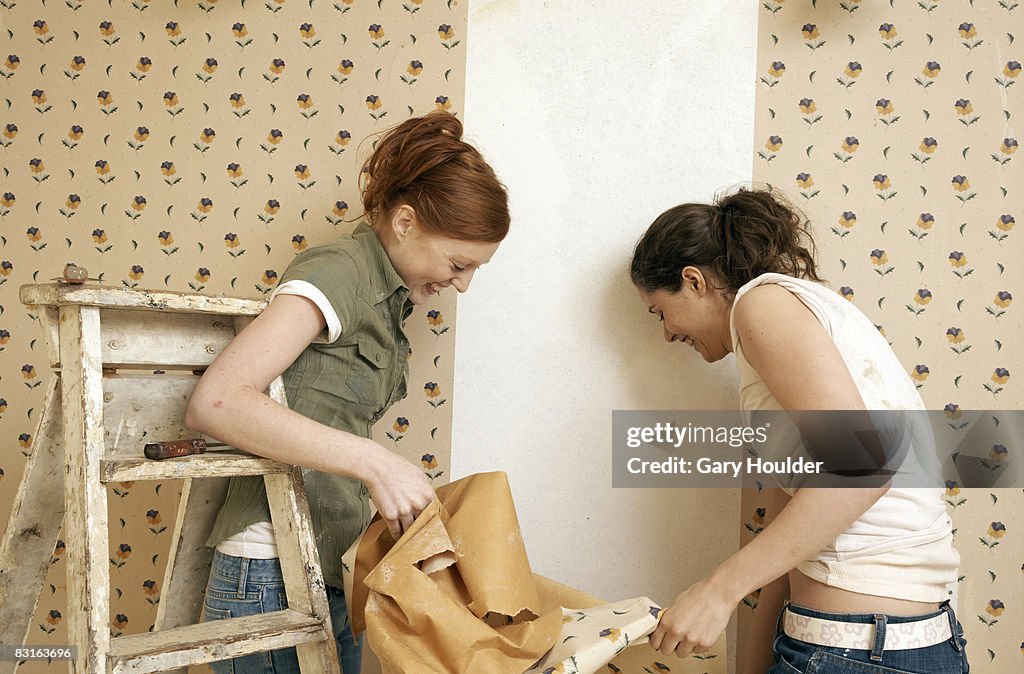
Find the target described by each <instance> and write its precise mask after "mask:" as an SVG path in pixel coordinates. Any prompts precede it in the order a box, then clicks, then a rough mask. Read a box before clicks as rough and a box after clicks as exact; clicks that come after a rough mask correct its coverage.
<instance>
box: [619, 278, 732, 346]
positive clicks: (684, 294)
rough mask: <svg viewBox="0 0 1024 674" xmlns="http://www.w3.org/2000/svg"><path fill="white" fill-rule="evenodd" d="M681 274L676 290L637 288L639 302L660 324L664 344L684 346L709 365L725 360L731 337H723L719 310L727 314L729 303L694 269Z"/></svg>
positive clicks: (725, 335) (724, 335)
mask: <svg viewBox="0 0 1024 674" xmlns="http://www.w3.org/2000/svg"><path fill="white" fill-rule="evenodd" d="M680 274H681V275H682V277H683V283H682V286H681V287H680V288H679V290H678V291H676V292H672V291H669V290H666V289H663V288H661V289H658V290H651V291H648V290H645V289H643V288H639V287H638V288H637V292H638V293H639V294H640V299H642V300H643V302H644V304H645V305H646V306H647V310H648V311H649V312H650V313H652V314H654V315H656V316H657V317H658V320H660V321H661V323H662V330H663V332H664V336H665V341H667V342H682V343H684V344H687V345H689V346H690V347H692V348H693V350H694V351H696V352H697V353H699V354H700V355H701V357H703V358H704V360H705V361H707V362H709V363H713V362H715V361H718V360H721V359H722V358H725V356H726V355H727V354H728V353H729V351H730V349H729V348H728V346H727V345H730V344H731V338H730V337H729V335H728V334H722V324H723V321H722V311H723V310H724V311H728V306H729V303H726V302H724V298H723V297H722V296H721V294H720V293H719V292H718V291H716V290H715V289H714V288H713V287H712V286H710V285H709V284H708V282H707V279H706V278H705V277H704V275H703V273H702V272H701V271H700V270H699V269H697V268H696V267H684V268H683V269H682V271H681V272H680ZM725 325H726V326H727V325H728V322H726V323H725Z"/></svg>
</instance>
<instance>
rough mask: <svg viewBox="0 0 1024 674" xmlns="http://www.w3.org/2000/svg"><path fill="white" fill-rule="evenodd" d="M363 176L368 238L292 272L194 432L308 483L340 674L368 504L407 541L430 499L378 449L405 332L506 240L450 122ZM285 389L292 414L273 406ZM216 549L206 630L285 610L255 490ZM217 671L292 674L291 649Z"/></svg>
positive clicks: (244, 496) (385, 147)
mask: <svg viewBox="0 0 1024 674" xmlns="http://www.w3.org/2000/svg"><path fill="white" fill-rule="evenodd" d="M361 175H362V176H363V179H364V183H363V185H362V188H363V189H362V201H363V207H364V210H365V213H366V218H367V220H368V221H369V224H365V223H364V224H360V225H359V226H357V227H356V229H355V231H353V232H352V234H351V235H350V236H346V237H343V238H340V239H337V240H334V241H331V242H329V243H325V244H323V245H320V246H316V247H313V248H310V249H309V250H307V251H305V252H303V253H301V254H300V255H298V256H297V257H296V258H295V259H294V260H293V262H292V263H291V264H290V265H289V266H288V268H287V270H286V271H285V272H284V274H283V275H282V276H281V281H280V284H279V286H278V287H277V289H276V290H275V292H274V294H273V296H272V297H271V301H270V304H269V306H268V307H267V308H266V310H265V311H264V312H263V313H262V314H260V316H259V317H258V318H257V319H256V320H254V321H253V322H252V323H251V324H250V325H249V326H247V327H246V328H245V329H244V330H243V331H242V332H240V333H239V334H238V336H237V337H235V339H234V340H233V341H232V342H231V344H230V345H228V347H227V348H226V349H225V350H224V352H223V353H221V354H220V356H219V357H218V358H217V359H216V361H215V362H214V363H213V364H212V365H211V366H210V367H209V369H208V370H207V371H206V373H205V374H204V375H203V377H202V379H201V380H200V382H199V385H198V386H197V387H196V390H195V393H194V394H193V396H192V400H191V402H190V404H189V408H188V417H187V424H188V426H189V427H191V428H193V429H196V430H199V431H202V432H203V433H207V434H209V435H210V436H212V437H215V438H217V439H219V440H222V441H224V442H226V443H228V444H230V445H232V446H234V447H239V448H241V449H244V450H247V451H249V452H252V453H254V454H259V455H262V456H266V457H269V458H271V459H275V460H277V461H282V462H284V463H290V464H297V465H301V466H303V467H306V468H310V469H312V470H311V471H305V477H306V490H307V493H308V496H309V503H310V511H311V514H312V521H313V527H314V531H315V534H316V539H317V548H318V550H319V554H320V562H321V566H322V569H323V576H324V581H325V583H326V584H327V586H328V588H327V590H328V601H329V603H330V607H331V618H332V622H333V627H334V631H335V635H336V638H337V641H338V654H339V657H340V660H341V663H342V668H343V671H344V674H354V673H357V672H359V666H360V657H361V644H359V643H357V642H355V641H354V640H353V639H352V634H351V631H350V630H349V629H348V616H347V613H346V609H345V598H344V595H343V593H342V590H341V588H342V577H341V556H342V554H343V553H344V552H345V550H346V549H347V548H348V547H349V545H351V543H352V542H353V541H354V540H355V539H356V537H357V536H358V535H359V533H360V532H361V531H362V530H363V528H364V527H365V526H366V524H367V523H368V522H369V519H370V505H369V502H368V499H372V500H373V502H374V505H376V507H377V510H378V511H379V512H380V514H381V516H382V517H383V519H384V520H385V521H386V522H387V524H388V527H389V529H390V530H391V533H392V534H393V535H394V536H395V538H398V537H399V536H400V535H401V533H402V531H403V530H404V529H405V528H407V527H409V526H410V525H411V524H412V522H413V520H414V518H415V517H416V515H417V514H419V512H420V511H421V510H422V509H423V508H425V507H426V506H427V505H428V504H429V503H430V502H431V501H432V500H433V498H434V492H433V490H432V489H431V487H430V484H429V482H428V480H427V479H426V476H425V475H424V474H423V471H422V470H421V469H420V468H419V467H418V466H415V465H413V464H412V463H409V462H408V461H406V460H404V459H403V458H401V457H399V456H397V455H396V454H394V453H392V452H390V451H389V450H387V449H385V448H384V447H382V446H380V445H379V444H377V443H375V442H373V440H371V439H370V437H371V435H370V434H371V428H372V426H373V424H374V422H375V421H377V420H378V419H380V418H381V416H382V415H383V414H384V413H385V412H386V411H387V409H388V407H389V406H390V405H391V404H392V403H394V402H395V401H397V400H399V399H401V398H403V397H404V396H405V393H406V380H407V379H408V351H409V342H408V340H407V338H406V336H405V332H404V330H403V328H402V325H403V322H404V320H405V318H406V317H407V316H408V315H409V312H411V311H412V308H413V305H416V304H422V303H424V302H426V301H428V300H429V299H430V298H431V297H432V296H434V295H435V294H436V293H438V292H440V291H441V290H443V289H445V288H448V287H454V288H455V289H456V290H457V291H458V292H460V293H461V292H465V291H466V290H468V289H469V285H470V282H471V281H472V279H473V274H474V273H475V272H476V271H477V269H479V268H480V267H481V266H482V265H484V264H486V263H487V262H488V261H489V260H490V259H491V256H492V255H494V252H495V251H496V250H497V248H498V244H499V243H500V242H501V241H502V239H504V237H505V235H506V233H507V232H508V227H509V213H508V200H507V195H506V192H505V188H504V187H503V185H502V184H501V183H500V182H499V181H498V179H497V177H496V176H495V174H494V171H493V170H492V169H491V167H490V166H489V165H488V164H487V162H486V161H485V160H484V159H483V157H482V156H481V155H480V153H479V152H478V151H477V150H476V149H475V148H473V147H472V146H471V145H469V144H468V143H466V142H465V141H464V140H462V124H461V122H459V120H458V119H456V118H455V117H454V116H452V115H450V114H447V113H441V112H436V113H431V114H429V115H426V116H425V117H421V118H414V119H410V120H408V121H406V122H404V123H402V124H401V125H399V126H397V127H395V128H393V129H392V130H390V131H389V132H388V133H386V134H385V135H384V136H383V137H382V138H381V139H380V142H379V144H378V145H377V147H376V149H375V150H374V152H373V154H372V155H371V156H370V158H369V159H368V160H367V162H366V164H365V165H364V166H363V172H362V174H361ZM278 375H283V379H284V383H285V389H286V394H287V398H288V403H289V408H285V407H283V406H281V405H278V404H276V403H275V402H273V401H272V400H271V399H270V398H269V397H268V396H267V395H266V394H265V393H264V391H266V389H267V386H268V385H269V384H270V382H271V381H273V379H274V378H276V377H277V376H278ZM208 544H209V545H211V546H215V547H216V552H215V553H214V561H213V568H212V571H211V574H210V581H209V584H208V586H207V593H206V599H205V605H204V615H205V619H206V620H215V619H219V618H227V617H238V616H243V615H251V614H256V613H264V612H270V611H275V610H280V609H282V608H284V607H285V599H284V590H283V587H284V586H283V580H282V575H281V567H280V564H279V563H278V554H277V546H276V544H275V540H274V532H273V527H272V525H271V519H270V512H269V508H268V506H267V497H266V491H265V489H264V486H263V480H262V478H260V477H246V478H233V479H232V480H231V483H230V486H229V488H228V495H227V500H226V502H225V504H224V506H223V508H222V509H221V511H220V514H219V516H218V518H217V522H216V524H215V526H214V530H213V532H212V534H211V536H210V539H209V541H208ZM213 668H214V670H215V671H218V672H230V671H235V672H246V673H247V674H248V673H252V672H292V671H298V666H297V662H296V655H295V649H294V648H290V649H283V650H277V651H273V652H268V653H261V654H255V655H250V656H246V657H242V658H237V659H235V660H233V661H222V662H219V663H213Z"/></svg>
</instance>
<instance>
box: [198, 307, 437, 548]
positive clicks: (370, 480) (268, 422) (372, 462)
mask: <svg viewBox="0 0 1024 674" xmlns="http://www.w3.org/2000/svg"><path fill="white" fill-rule="evenodd" d="M324 325H325V323H324V318H323V314H321V313H320V310H319V309H317V307H316V305H315V304H313V303H312V302H311V301H310V300H308V299H306V298H304V297H299V296H296V295H280V296H278V297H276V298H274V301H273V302H271V303H270V305H269V306H268V307H267V309H266V310H265V311H264V312H263V313H262V314H260V315H259V316H258V317H257V318H256V319H255V320H254V321H253V322H252V323H250V324H249V325H248V326H246V328H245V329H244V330H242V331H241V332H240V333H239V334H238V335H237V336H236V337H235V338H234V339H233V340H232V341H231V343H230V344H228V346H227V348H225V349H224V351H223V352H222V353H221V354H220V355H219V356H218V357H217V359H216V360H215V361H214V362H213V363H212V364H211V365H210V367H209V368H208V369H207V370H206V373H205V374H204V375H203V377H202V378H201V379H200V380H199V384H198V385H197V386H196V389H195V392H194V393H193V394H192V400H191V402H190V403H189V407H188V412H187V414H186V418H185V423H186V425H188V426H189V427H190V428H194V429H196V430H198V431H201V432H203V433H206V434H208V435H210V436H212V437H215V438H217V439H218V440H221V441H223V442H226V443H227V444H229V445H232V446H234V447H238V448H239V449H244V450H245V451H247V452H251V453H253V454H258V455H260V456H265V457H267V458H270V459H274V460H275V461H281V462H283V463H290V464H296V465H301V466H306V467H308V468H313V469H316V470H319V471H323V472H326V473H334V474H336V475H345V476H348V477H353V478H356V479H358V480H361V481H363V482H364V483H366V485H367V487H368V488H369V489H370V494H371V497H372V498H373V501H374V503H375V504H376V506H377V510H378V511H379V512H380V514H381V517H382V518H384V520H385V521H386V522H387V524H388V528H389V529H390V530H391V532H392V534H394V535H395V537H396V538H397V537H398V535H400V534H401V532H402V530H404V528H406V527H408V526H409V525H411V524H412V521H413V519H415V517H416V515H418V514H419V512H420V511H421V510H422V509H423V508H425V507H426V506H427V505H428V504H429V503H430V502H431V501H432V500H433V498H434V491H433V489H432V488H431V487H430V484H429V482H428V480H427V478H426V476H425V475H424V474H423V471H422V470H420V469H419V467H417V466H414V465H413V464H411V463H409V462H408V461H406V460H405V459H403V458H401V457H399V456H397V455H396V454H393V453H392V452H390V451H388V450H387V449H385V448H384V447H381V446H380V445H378V444H377V443H375V442H373V441H372V440H368V439H366V438H361V437H359V436H357V435H353V434H351V433H346V432H344V431H340V430H337V429H334V428H331V427H329V426H325V425H323V424H320V423H318V422H316V421H313V420H312V419H310V418H308V417H305V416H303V415H301V414H299V413H298V412H294V411H292V410H290V409H288V408H287V407H284V406H282V405H279V404H277V403H276V402H274V401H273V400H271V399H270V398H269V397H268V396H267V395H266V394H265V393H264V391H266V390H267V387H268V386H269V385H270V382H272V381H273V380H274V379H275V378H276V377H277V376H279V375H280V374H281V373H282V372H284V371H285V369H286V368H287V367H288V366H289V365H291V364H292V363H293V362H294V361H295V359H296V358H298V356H299V354H301V353H302V351H303V350H304V349H305V348H306V347H307V346H308V345H309V344H310V343H311V342H312V341H313V340H314V339H315V338H316V336H317V335H319V334H320V332H321V331H322V330H323V329H324Z"/></svg>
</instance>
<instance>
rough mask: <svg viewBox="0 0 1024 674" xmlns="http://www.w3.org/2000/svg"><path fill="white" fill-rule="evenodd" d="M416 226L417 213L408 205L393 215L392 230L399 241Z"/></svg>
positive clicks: (395, 211)
mask: <svg viewBox="0 0 1024 674" xmlns="http://www.w3.org/2000/svg"><path fill="white" fill-rule="evenodd" d="M415 225H416V211H414V210H413V208H412V206H410V205H408V204H402V205H401V206H399V207H398V208H396V209H395V210H394V211H393V212H392V214H391V228H392V229H393V230H394V232H395V237H396V238H398V240H402V239H404V238H405V237H406V236H408V235H409V232H411V231H412V228H413V227H414V226H415Z"/></svg>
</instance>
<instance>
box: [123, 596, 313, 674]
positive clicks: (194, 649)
mask: <svg viewBox="0 0 1024 674" xmlns="http://www.w3.org/2000/svg"><path fill="white" fill-rule="evenodd" d="M325 638H326V635H325V631H324V627H323V624H321V622H320V621H319V620H317V619H316V618H314V617H312V616H309V615H306V614H303V613H300V612H298V611H295V610H292V609H285V610H283V611H274V612H273V613H264V614H262V615H254V616H247V617H244V618H228V619H225V620H215V621H212V622H208V623H200V624H198V625H187V626H185V627H175V628H173V629H168V630H161V631H159V632H146V633H143V634H132V635H129V636H123V637H115V638H113V639H111V640H110V658H109V663H110V672H112V673H119V672H132V673H135V674H141V673H142V672H159V671H162V670H165V669H173V668H176V667H186V666H188V665H195V664H199V663H203V662H212V661H214V660H223V659H226V658H233V657H238V656H241V655H247V654H249V653H257V652H261V651H270V650H277V649H279V648H288V647H290V646H295V645H296V644H304V643H308V642H311V641H320V640H322V639H325ZM331 646H332V647H333V644H331Z"/></svg>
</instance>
